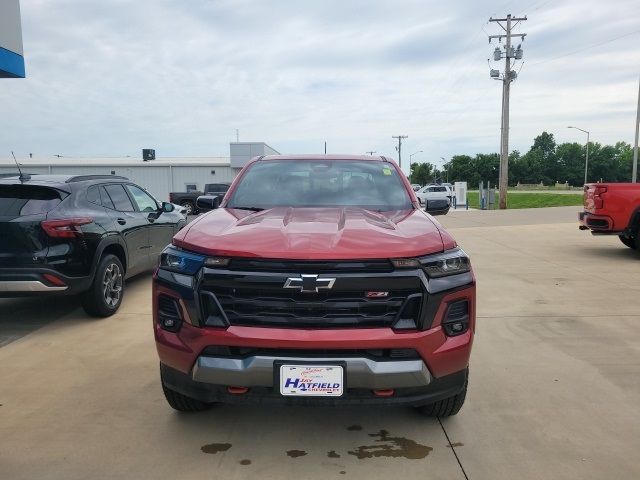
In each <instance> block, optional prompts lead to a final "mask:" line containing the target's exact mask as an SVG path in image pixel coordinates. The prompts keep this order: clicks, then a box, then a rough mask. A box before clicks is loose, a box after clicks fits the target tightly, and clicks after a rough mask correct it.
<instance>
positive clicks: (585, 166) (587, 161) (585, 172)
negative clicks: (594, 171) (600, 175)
mask: <svg viewBox="0 0 640 480" xmlns="http://www.w3.org/2000/svg"><path fill="white" fill-rule="evenodd" d="M567 128H574V129H576V130H580V131H581V132H584V133H586V134H587V155H586V157H587V158H586V160H585V162H584V184H585V185H586V184H587V171H588V169H589V132H588V131H587V130H583V129H582V128H578V127H567Z"/></svg>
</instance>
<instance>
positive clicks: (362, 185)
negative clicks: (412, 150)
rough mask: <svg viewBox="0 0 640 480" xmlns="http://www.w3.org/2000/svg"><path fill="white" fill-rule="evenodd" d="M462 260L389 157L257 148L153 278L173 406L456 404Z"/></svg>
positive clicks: (465, 321)
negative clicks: (257, 154) (262, 152)
mask: <svg viewBox="0 0 640 480" xmlns="http://www.w3.org/2000/svg"><path fill="white" fill-rule="evenodd" d="M475 312H476V309H475V278H474V275H473V272H472V270H471V264H470V261H469V258H468V257H467V255H466V254H465V252H464V251H462V250H461V249H460V248H459V247H458V245H457V244H456V242H455V240H454V239H453V238H452V237H451V235H450V234H449V233H447V232H446V231H445V230H444V229H443V227H442V226H441V225H440V224H439V223H438V222H436V221H435V220H434V219H433V218H432V217H431V216H430V215H429V214H428V213H426V212H424V211H423V210H422V209H421V208H420V206H419V204H418V201H417V199H416V197H415V194H414V192H413V190H412V188H411V185H410V184H409V183H408V181H407V180H406V179H405V178H404V175H403V173H402V171H401V170H400V169H399V168H398V166H397V165H396V164H395V163H394V162H393V161H391V160H388V159H386V158H384V157H370V156H351V157H342V156H331V155H329V156H266V157H261V158H259V159H256V160H253V161H252V162H250V163H249V164H248V165H247V166H246V167H245V168H244V169H243V171H242V172H241V173H240V175H239V176H238V177H237V178H236V180H235V181H234V183H233V184H232V186H231V188H230V190H229V193H228V194H227V196H226V197H225V199H224V200H223V203H222V204H221V205H220V208H218V209H215V210H214V211H212V212H210V213H209V214H207V215H203V216H201V217H199V218H197V219H195V220H194V221H193V222H191V224H190V225H189V228H185V229H183V230H181V231H180V232H178V233H177V234H176V236H175V237H174V238H173V242H172V245H170V246H169V247H167V248H166V249H165V251H164V252H163V253H162V255H161V259H160V264H159V267H158V270H157V271H156V272H155V274H154V279H153V319H154V322H153V326H154V334H155V340H156V346H157V351H158V354H159V357H160V377H161V383H162V387H163V390H164V394H165V397H166V399H167V402H168V403H169V405H170V406H171V407H173V408H174V409H176V410H179V411H197V410H203V409H206V408H207V407H209V406H210V405H211V404H213V403H216V402H224V403H256V404H261V405H262V404H265V403H276V404H285V405H293V404H305V405H321V404H324V405H348V404H351V405H412V406H416V407H420V408H421V411H422V412H423V413H425V414H427V415H432V416H438V417H446V416H449V415H455V414H456V413H457V412H458V411H459V410H460V408H461V407H462V404H463V403H464V400H465V395H466V391H467V378H468V366H469V356H470V353H471V344H472V341H473V336H474V330H475Z"/></svg>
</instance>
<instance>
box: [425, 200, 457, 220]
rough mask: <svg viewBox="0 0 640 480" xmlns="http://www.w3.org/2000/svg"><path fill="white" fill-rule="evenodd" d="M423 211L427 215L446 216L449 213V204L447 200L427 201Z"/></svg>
mask: <svg viewBox="0 0 640 480" xmlns="http://www.w3.org/2000/svg"><path fill="white" fill-rule="evenodd" d="M425 203H426V206H425V209H424V211H425V212H427V213H428V214H429V215H433V216H436V215H446V214H447V213H449V207H450V206H451V204H450V203H449V200H427V201H426V202H425Z"/></svg>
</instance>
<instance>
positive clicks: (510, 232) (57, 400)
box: [0, 207, 640, 480]
mask: <svg viewBox="0 0 640 480" xmlns="http://www.w3.org/2000/svg"><path fill="white" fill-rule="evenodd" d="M576 211H577V209H576V207H561V208H549V209H533V210H507V211H462V212H455V211H451V212H450V213H449V215H447V216H444V217H438V218H439V220H440V221H441V223H442V224H443V225H445V226H446V227H447V229H448V231H449V232H450V233H452V234H453V235H454V236H455V237H456V239H457V240H458V242H459V243H460V245H461V246H462V247H463V248H464V249H465V250H466V251H467V252H468V253H469V254H470V256H471V258H472V261H473V264H474V268H475V272H476V276H477V280H478V326H477V336H476V340H475V345H474V352H473V354H472V360H471V370H470V390H469V396H468V398H467V403H466V404H465V406H464V408H463V409H462V411H461V412H460V414H459V415H457V416H456V417H452V418H450V419H446V420H443V421H442V423H440V422H439V421H438V420H437V419H430V418H423V417H421V416H419V415H418V414H417V413H415V412H414V411H413V410H411V409H405V408H393V409H386V408H385V409H383V408H348V409H332V408H273V407H237V406H222V407H216V408H213V409H212V410H210V411H208V412H205V413H197V414H179V413H177V412H174V411H173V410H171V409H170V408H169V406H168V405H167V404H166V402H165V400H164V397H163V395H162V391H161V388H160V383H159V378H158V362H157V356H156V352H155V347H154V342H153V333H152V329H151V321H152V320H151V304H150V298H151V292H150V277H149V276H148V275H146V276H142V277H139V278H136V279H134V280H132V281H130V282H129V283H128V289H127V292H126V296H125V300H124V303H123V305H122V308H121V309H120V311H119V312H118V313H117V314H116V315H115V316H113V317H111V318H106V319H93V318H88V317H87V316H86V314H85V313H84V312H83V310H82V309H81V308H79V306H77V305H76V304H75V303H74V302H73V301H71V300H66V299H45V300H40V299H38V300H28V299H5V300H0V345H1V346H2V347H1V348H0V364H1V365H2V369H1V370H0V385H1V387H0V478H3V479H4V478H7V479H14V480H17V479H37V478H47V479H58V478H59V479H86V478H94V479H100V478H105V479H106V478H110V479H111V478H132V479H143V478H150V479H151V478H154V479H155V478H180V479H188V478H194V479H204V478H221V479H222V478H224V479H234V478H260V479H283V478H346V477H351V478H368V479H377V478H389V477H390V476H394V477H396V478H397V477H402V478H429V479H432V478H443V479H455V478H461V479H463V478H465V472H466V476H467V477H468V478H469V479H514V478H522V479H525V478H526V479H532V478H536V479H538V478H539V479H550V478H554V479H559V478H580V479H591V478H593V479H603V478H615V479H633V478H640V462H638V461H637V459H636V454H637V451H638V450H639V449H640V434H639V428H638V426H639V425H640V333H639V329H638V326H639V325H640V269H639V268H638V267H639V265H640V255H639V254H638V253H637V252H634V251H632V250H630V249H628V248H626V247H624V246H623V245H622V244H621V243H620V242H619V240H618V239H617V238H616V237H598V238H594V237H592V236H591V235H589V234H588V233H585V232H581V231H579V230H578V228H577V221H576Z"/></svg>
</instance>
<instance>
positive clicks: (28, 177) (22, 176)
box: [11, 150, 31, 182]
mask: <svg viewBox="0 0 640 480" xmlns="http://www.w3.org/2000/svg"><path fill="white" fill-rule="evenodd" d="M11 155H12V156H13V161H14V162H16V167H18V171H19V172H20V176H19V177H18V180H20V181H21V182H26V181H27V180H31V175H29V174H24V173H22V170H21V169H20V164H19V163H18V160H16V156H15V155H14V153H13V150H12V151H11Z"/></svg>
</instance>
